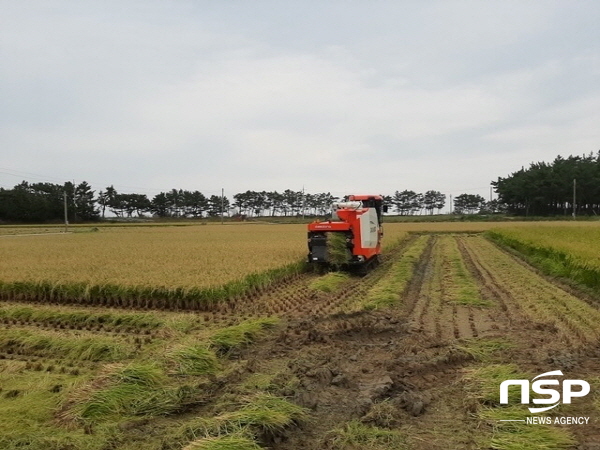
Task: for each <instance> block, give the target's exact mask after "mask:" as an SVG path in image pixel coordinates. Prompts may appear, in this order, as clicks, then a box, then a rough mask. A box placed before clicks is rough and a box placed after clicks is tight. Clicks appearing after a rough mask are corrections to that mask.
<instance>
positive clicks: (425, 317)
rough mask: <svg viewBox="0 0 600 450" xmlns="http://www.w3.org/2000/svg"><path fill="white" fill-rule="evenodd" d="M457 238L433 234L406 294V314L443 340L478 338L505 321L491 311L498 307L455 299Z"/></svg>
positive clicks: (415, 322)
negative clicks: (452, 256) (453, 255)
mask: <svg viewBox="0 0 600 450" xmlns="http://www.w3.org/2000/svg"><path fill="white" fill-rule="evenodd" d="M455 239H457V238H456V237H454V236H447V235H441V236H433V237H432V239H431V241H430V245H429V247H428V248H427V250H426V252H425V253H424V254H423V258H422V259H421V261H420V262H419V264H418V265H417V267H416V270H415V274H414V276H413V279H412V281H411V283H410V285H409V288H408V289H407V292H406V295H405V302H406V305H407V307H406V315H407V317H408V320H409V321H410V322H411V323H412V324H413V326H414V327H415V329H417V330H421V331H424V332H427V333H428V334H430V335H431V336H433V337H435V338H436V339H438V340H441V341H450V340H456V339H468V338H475V337H478V336H480V335H481V334H482V333H487V332H490V331H492V330H497V329H498V328H499V324H498V322H499V321H500V322H502V321H503V318H502V317H499V315H498V311H494V312H490V311H489V309H496V308H497V307H494V306H492V307H491V308H490V307H486V308H484V307H475V306H470V305H463V304H458V303H457V302H456V301H455V300H453V299H452V290H453V289H454V287H455V286H454V285H455V283H456V273H455V270H456V269H455V268H453V266H452V263H451V261H450V259H449V251H450V249H451V247H450V246H451V245H454V244H453V240H455ZM460 254H461V258H462V259H463V260H464V263H465V265H466V266H467V267H469V265H472V262H471V264H470V263H469V261H468V260H466V258H465V256H466V254H465V253H464V252H461V253H460ZM476 279H480V278H476ZM487 297H489V295H488V296H487ZM484 298H485V296H484Z"/></svg>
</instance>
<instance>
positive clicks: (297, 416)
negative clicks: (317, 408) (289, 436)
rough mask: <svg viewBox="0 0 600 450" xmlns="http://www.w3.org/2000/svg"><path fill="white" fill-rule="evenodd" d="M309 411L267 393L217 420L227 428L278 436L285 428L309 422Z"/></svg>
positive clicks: (218, 417) (246, 401) (252, 398)
mask: <svg viewBox="0 0 600 450" xmlns="http://www.w3.org/2000/svg"><path fill="white" fill-rule="evenodd" d="M308 417H309V416H308V410H307V409H306V408H303V407H301V406H298V405H296V404H295V403H291V402H289V401H288V400H286V399H284V398H281V397H277V396H275V395H271V394H267V393H259V394H257V395H254V396H251V397H248V398H247V399H246V400H245V402H244V403H243V405H242V406H241V408H239V409H238V410H236V411H233V412H227V413H224V414H221V415H219V416H217V417H216V418H215V420H216V421H217V423H220V424H222V425H224V426H225V427H228V426H233V427H240V428H246V427H248V428H250V429H251V430H253V431H254V432H260V433H267V434H270V435H276V434H278V433H281V432H282V431H283V430H284V429H285V428H287V427H289V426H292V425H299V424H301V423H303V422H306V421H307V420H308Z"/></svg>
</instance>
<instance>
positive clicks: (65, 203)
mask: <svg viewBox="0 0 600 450" xmlns="http://www.w3.org/2000/svg"><path fill="white" fill-rule="evenodd" d="M63 203H64V207H65V233H66V232H67V231H69V220H68V218H67V191H66V190H65V191H63Z"/></svg>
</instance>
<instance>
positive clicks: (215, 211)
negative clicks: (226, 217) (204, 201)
mask: <svg viewBox="0 0 600 450" xmlns="http://www.w3.org/2000/svg"><path fill="white" fill-rule="evenodd" d="M221 202H223V207H222V208H223V209H222V211H223V214H225V213H227V212H228V211H229V206H230V205H229V199H228V198H227V197H221V196H220V195H211V196H210V198H209V199H208V215H209V216H211V217H219V216H220V215H221Z"/></svg>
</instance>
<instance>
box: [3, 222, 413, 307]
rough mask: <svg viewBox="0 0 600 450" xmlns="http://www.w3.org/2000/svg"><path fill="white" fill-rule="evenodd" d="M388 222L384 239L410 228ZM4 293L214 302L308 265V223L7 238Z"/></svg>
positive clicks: (45, 298)
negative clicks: (305, 264) (305, 260)
mask: <svg viewBox="0 0 600 450" xmlns="http://www.w3.org/2000/svg"><path fill="white" fill-rule="evenodd" d="M395 225H396V224H390V225H389V230H386V233H387V234H386V240H387V241H388V242H394V241H396V240H397V239H398V238H399V237H402V236H404V235H405V234H406V233H405V232H404V231H402V230H401V229H400V228H398V227H397V226H395ZM2 239H3V241H2V244H3V245H2V256H3V257H2V258H1V259H0V274H1V278H0V297H1V298H4V299H9V300H24V301H38V302H47V303H56V302H59V303H75V304H83V305H91V304H93V305H103V306H111V307H112V306H117V307H131V308H161V309H194V310H198V309H200V310H203V309H208V308H210V305H212V304H213V303H214V302H217V301H220V300H223V299H227V298H232V297H235V296H238V295H243V294H246V293H249V292H250V293H251V292H253V291H256V290H261V289H265V288H267V287H269V286H270V285H271V284H272V283H273V282H274V281H276V280H278V279H280V278H282V277H286V276H290V275H292V274H295V273H299V272H301V271H302V270H304V267H303V261H304V259H305V257H306V253H307V251H308V250H307V246H306V225H264V224H260V225H254V224H252V225H250V224H249V225H224V226H221V225H207V226H198V225H194V226H181V227H174V226H163V227H144V226H139V227H133V226H128V227H102V228H101V231H100V232H96V233H72V234H65V235H56V234H54V235H42V236H39V235H37V236H11V237H4V238H2Z"/></svg>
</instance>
